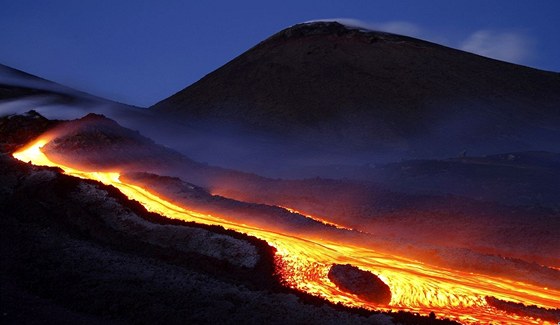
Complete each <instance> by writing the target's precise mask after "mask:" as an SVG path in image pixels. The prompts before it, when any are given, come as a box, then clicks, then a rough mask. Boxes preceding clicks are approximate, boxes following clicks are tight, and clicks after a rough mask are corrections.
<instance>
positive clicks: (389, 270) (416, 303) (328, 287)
mask: <svg viewBox="0 0 560 325" xmlns="http://www.w3.org/2000/svg"><path fill="white" fill-rule="evenodd" d="M49 140H50V139H49V138H40V139H39V140H36V141H34V142H33V143H31V144H30V145H28V146H27V147H25V148H24V149H22V150H21V151H18V152H16V153H14V155H13V156H14V157H15V158H17V159H19V160H22V161H24V162H32V163H33V164H35V165H41V166H53V167H54V166H56V167H59V168H61V169H62V170H64V172H65V173H66V174H68V175H72V176H76V177H80V178H87V179H93V180H97V181H100V182H102V183H104V184H107V185H112V186H115V187H116V188H118V189H119V190H120V191H122V192H123V193H124V194H125V195H126V196H128V197H129V198H131V199H134V200H137V201H139V202H140V203H141V204H143V205H144V206H145V207H146V209H148V210H149V211H152V212H156V213H159V214H162V215H164V216H166V217H168V218H173V219H181V220H186V221H194V222H198V223H202V224H211V225H221V226H223V227H225V228H227V229H232V230H235V231H238V232H241V233H245V234H250V235H252V236H255V237H258V238H261V239H263V240H265V241H267V242H268V243H269V244H270V245H272V246H274V247H275V248H276V249H277V257H276V262H277V267H278V272H279V273H280V274H281V276H282V278H283V280H284V281H285V283H286V285H288V286H290V287H293V288H297V289H299V290H302V291H305V292H307V293H310V294H313V295H316V296H321V297H324V298H326V299H328V300H330V301H333V302H341V303H343V304H345V305H349V306H359V307H364V308H370V309H378V310H379V309H381V310H404V311H412V312H418V313H420V314H423V315H427V314H429V313H430V312H431V311H433V312H434V313H435V314H436V315H437V316H441V317H447V318H450V319H454V320H457V321H459V322H461V323H464V324H474V323H490V322H491V323H493V324H497V323H504V324H543V323H546V322H543V321H542V320H539V319H533V318H529V317H520V316H517V315H511V314H507V313H505V312H502V311H499V310H497V309H495V308H493V307H491V306H489V305H488V304H487V303H486V301H485V300H484V297H485V296H493V297H496V298H498V299H502V300H507V301H512V302H521V303H524V304H526V305H537V306H540V307H544V308H558V307H559V301H560V291H557V290H552V289H550V288H548V289H546V288H542V287H538V286H535V285H532V284H529V283H523V282H519V281H512V280H508V279H504V278H498V277H494V276H488V275H484V274H472V273H467V272H461V271H459V270H451V269H445V268H441V267H434V266H431V265H427V264H423V263H421V262H418V261H413V260H410V259H406V258H401V257H398V256H394V255H390V254H386V253H380V252H377V251H375V250H372V249H371V248H368V247H360V246H359V245H356V244H349V243H340V242H334V241H332V240H325V239H322V238H307V237H306V238H301V237H298V236H297V235H295V234H290V233H281V232H278V231H275V230H274V229H272V228H270V229H263V228H258V227H253V226H251V225H246V224H240V223H236V222H234V221H231V220H227V218H226V217H217V216H213V215H210V214H202V213H197V212H195V211H191V210H188V209H187V208H186V207H181V206H178V205H175V204H172V203H170V202H168V201H167V200H165V198H162V197H158V196H157V193H151V192H149V191H147V190H146V189H143V188H141V187H139V186H135V185H131V184H127V183H123V182H122V181H121V180H120V179H119V176H120V174H119V172H118V171H115V172H91V171H83V170H80V169H79V168H78V167H70V166H63V165H60V164H56V163H54V162H52V161H51V160H50V159H49V158H48V157H47V156H46V155H44V154H43V152H42V151H41V148H42V147H43V146H44V145H45V144H47V143H48V142H49ZM321 221H322V222H325V223H327V224H330V223H328V221H324V220H321ZM334 226H337V225H334ZM333 263H338V264H346V263H350V264H352V265H355V266H358V267H359V268H361V269H363V270H368V271H371V272H372V273H374V274H377V275H378V276H379V277H380V278H381V279H382V280H383V281H384V282H385V283H387V285H388V286H389V287H390V288H391V292H392V299H391V302H390V304H389V305H387V306H379V305H373V304H371V303H368V302H367V301H363V300H361V299H359V298H357V297H356V296H355V295H352V294H350V293H347V292H342V291H340V290H338V288H337V287H336V286H335V285H334V284H333V283H332V282H331V281H330V280H329V279H328V277H327V273H328V271H329V268H330V266H331V265H332V264H333Z"/></svg>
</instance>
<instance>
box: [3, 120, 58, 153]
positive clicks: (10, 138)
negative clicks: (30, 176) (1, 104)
mask: <svg viewBox="0 0 560 325" xmlns="http://www.w3.org/2000/svg"><path fill="white" fill-rule="evenodd" d="M56 124H58V121H51V120H48V119H46V118H45V117H43V116H42V115H40V114H39V113H37V112H35V111H29V112H27V113H26V114H23V115H11V116H4V117H1V116H0V153H12V152H14V151H16V150H17V149H18V148H20V147H21V146H23V145H25V144H27V143H28V142H29V141H31V140H32V139H34V138H36V137H38V136H39V135H41V134H42V133H44V132H45V131H47V130H48V129H50V128H52V127H54V126H55V125H56Z"/></svg>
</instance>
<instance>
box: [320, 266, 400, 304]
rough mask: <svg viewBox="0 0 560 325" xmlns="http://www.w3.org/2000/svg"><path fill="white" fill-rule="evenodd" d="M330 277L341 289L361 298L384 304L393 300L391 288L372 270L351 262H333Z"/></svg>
mask: <svg viewBox="0 0 560 325" xmlns="http://www.w3.org/2000/svg"><path fill="white" fill-rule="evenodd" d="M328 277H329V280H331V281H332V282H333V283H334V284H336V286H337V287H338V288H339V289H340V290H342V291H346V292H350V293H353V294H355V295H356V296H358V297H360V298H361V299H364V300H368V301H371V302H374V303H377V304H383V305H386V304H389V302H391V289H389V286H388V285H386V284H385V282H383V281H381V279H379V278H378V277H377V276H376V275H375V274H373V273H371V272H368V271H362V270H360V269H359V268H357V267H355V266H352V265H350V264H346V265H342V264H333V266H331V269H330V270H329V274H328Z"/></svg>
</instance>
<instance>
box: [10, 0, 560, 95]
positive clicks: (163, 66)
mask: <svg viewBox="0 0 560 325" xmlns="http://www.w3.org/2000/svg"><path fill="white" fill-rule="evenodd" d="M0 4H1V5H0V63H2V64H6V65H9V66H12V67H15V68H18V69H21V70H24V71H27V72H30V73H33V74H36V75H39V76H41V77H44V78H47V79H51V80H54V81H57V82H59V83H62V84H65V85H68V86H71V87H74V88H78V89H80V90H84V91H87V92H90V93H92V94H96V95H99V96H102V97H106V98H110V99H114V100H117V101H121V102H126V103H130V104H134V105H139V106H150V105H152V104H154V103H156V102H157V101H159V100H162V99H164V98H165V97H167V96H170V95H172V94H173V93H175V92H177V91H179V90H181V89H182V88H184V87H186V86H187V85H189V84H191V83H193V82H195V81H197V80H198V79H200V78H201V77H203V76H204V75H205V74H207V73H210V72H212V71H213V70H215V69H216V68H218V67H220V66H221V65H223V64H225V63H226V62H228V61H229V60H231V59H233V58H234V57H236V56H237V55H239V54H241V53H243V52H244V51H246V50H247V49H249V48H250V47H252V46H254V45H255V44H257V43H258V42H260V41H261V40H263V39H265V38H266V37H268V36H270V35H272V34H274V33H276V32H278V31H280V30H281V29H283V28H285V27H288V26H290V25H293V24H296V23H298V22H304V21H309V20H314V19H325V18H352V19H356V20H359V21H361V22H363V23H364V24H367V25H369V26H372V27H373V28H377V29H381V30H386V31H391V32H395V33H400V34H406V35H409V36H414V37H418V38H422V39H427V40H430V41H434V42H438V43H442V44H445V45H448V46H451V47H455V48H460V49H465V50H468V51H471V52H476V53H479V54H482V55H486V56H490V57H494V58H498V59H502V60H505V61H510V62H515V63H520V64H523V65H528V66H531V67H535V68H539V69H544V70H552V71H560V37H559V33H560V18H558V17H559V16H560V15H559V14H558V13H559V12H560V0H527V1H525V0H493V1H492V0H467V1H463V0H431V1H420V0H408V1H406V0H388V1H383V0H379V1H376V0H363V1H362V0H355V1H352V0H346V1H344V0H340V1H331V0H323V1H306V0H282V1H263V0H247V1H243V0H236V1H232V0H207V1H188V0H185V1H179V0H136V1H124V0H50V1H42V0H36V1H29V0H17V1H15V0H0Z"/></svg>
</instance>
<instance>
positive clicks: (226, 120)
mask: <svg viewBox="0 0 560 325" xmlns="http://www.w3.org/2000/svg"><path fill="white" fill-rule="evenodd" d="M559 107H560V75H559V74H558V73H554V72H547V71H540V70H536V69H532V68H528V67H523V66H519V65H515V64H511V63H506V62H501V61H497V60H493V59H489V58H485V57H481V56H478V55H475V54H471V53H467V52H463V51H459V50H455V49H452V48H448V47H445V46H441V45H438V44H434V43H430V42H427V41H423V40H419V39H414V38H411V37H405V36H400V35H394V34H389V33H383V32H376V31H367V30H359V29H356V28H352V27H347V26H344V25H342V24H339V23H337V22H315V23H306V24H298V25H295V26H292V27H290V28H288V29H285V30H283V31H281V32H279V33H277V34H275V35H273V36H271V37H270V38H268V39H266V40H265V41H263V42H261V43H260V44H258V45H256V46H255V47H253V48H251V49H250V50H248V51H247V52H245V53H243V54H241V55H240V56H238V57H237V58H235V59H233V60H232V61H231V62H229V63H227V64H225V65H224V66H222V67H221V68H219V69H217V70H216V71H214V72H212V73H210V74H208V75H207V76H205V77H204V78H202V79H201V80H199V81H198V82H196V83H194V84H192V85H190V86H188V87H187V88H185V89H183V90H181V91H179V92H178V93H176V94H175V95H173V96H171V97H169V98H167V99H165V100H163V101H161V102H159V103H157V104H156V105H154V106H153V107H152V108H153V109H154V110H156V111H159V112H161V113H162V114H166V115H171V116H175V117H179V118H183V119H185V120H189V121H194V122H193V123H194V124H196V123H202V122H204V125H205V127H212V126H213V127H214V128H216V129H218V128H221V129H223V128H224V126H229V127H232V128H234V129H235V130H236V131H237V132H239V133H243V132H247V133H250V134H256V135H255V136H262V137H265V138H267V139H274V140H275V141H276V142H279V140H278V138H280V139H282V140H286V139H289V140H286V141H288V142H291V143H293V142H298V143H299V145H300V147H298V148H301V147H303V148H305V149H306V150H308V151H309V152H311V154H310V155H311V156H312V155H315V156H316V155H317V154H318V153H324V154H331V155H334V156H335V157H338V158H340V157H342V156H344V155H349V154H351V155H352V156H353V157H367V158H364V159H365V161H366V162H372V161H375V160H379V159H381V157H384V156H387V155H390V156H391V158H392V159H393V160H398V159H399V158H402V157H405V158H423V157H429V158H434V157H450V156H455V155H458V154H459V153H460V152H461V151H465V150H466V151H468V152H469V153H472V154H489V153H495V150H496V149H497V148H499V150H500V151H502V152H505V151H526V150H548V151H558V150H559V149H560V148H559V147H558V143H560V128H559V125H560V109H559ZM271 141H272V142H274V141H273V140H271ZM280 142H281V141H280ZM291 150H294V149H293V147H292V148H291ZM298 153H299V154H301V152H298ZM283 154H286V153H285V152H283ZM288 155H289V153H288Z"/></svg>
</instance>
